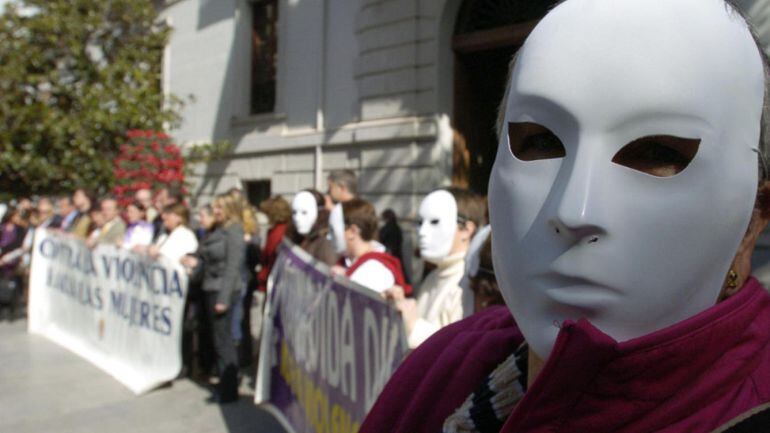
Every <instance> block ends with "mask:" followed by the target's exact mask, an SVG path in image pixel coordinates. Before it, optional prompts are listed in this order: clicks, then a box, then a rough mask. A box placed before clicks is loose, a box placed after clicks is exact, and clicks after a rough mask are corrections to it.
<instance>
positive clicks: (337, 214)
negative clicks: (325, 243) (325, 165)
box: [324, 170, 358, 255]
mask: <svg viewBox="0 0 770 433" xmlns="http://www.w3.org/2000/svg"><path fill="white" fill-rule="evenodd" d="M327 183H328V184H329V198H331V201H332V203H331V204H332V207H331V209H327V210H328V211H329V229H330V232H329V233H330V237H331V240H332V243H333V245H334V248H335V250H336V251H337V254H340V255H341V254H343V253H344V251H345V234H344V231H345V223H344V221H343V217H342V203H344V202H346V201H349V200H352V199H354V198H356V195H357V194H358V178H357V177H356V174H355V173H354V172H353V171H352V170H334V171H332V172H331V173H329V177H328V178H327ZM324 203H326V201H325V200H324Z"/></svg>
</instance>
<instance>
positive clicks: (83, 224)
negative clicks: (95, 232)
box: [68, 188, 96, 240]
mask: <svg viewBox="0 0 770 433" xmlns="http://www.w3.org/2000/svg"><path fill="white" fill-rule="evenodd" d="M72 203H73V204H74V205H75V209H76V210H77V212H78V215H77V216H76V217H75V218H74V220H73V221H72V223H71V224H70V226H69V229H68V231H69V232H70V233H72V234H73V235H75V236H76V237H79V238H80V239H83V240H85V239H87V238H88V235H89V234H90V233H91V231H92V225H93V223H92V220H91V217H90V215H89V214H90V213H91V208H92V207H94V204H95V203H96V200H95V199H94V195H93V193H91V192H90V191H87V190H85V189H83V188H78V189H76V190H75V192H74V193H73V194H72Z"/></svg>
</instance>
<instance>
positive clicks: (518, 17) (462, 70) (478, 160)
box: [452, 0, 556, 194]
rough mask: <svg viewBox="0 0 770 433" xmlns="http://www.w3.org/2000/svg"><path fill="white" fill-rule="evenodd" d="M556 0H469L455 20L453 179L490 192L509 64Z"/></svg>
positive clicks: (481, 190) (475, 189) (479, 191)
mask: <svg viewBox="0 0 770 433" xmlns="http://www.w3.org/2000/svg"><path fill="white" fill-rule="evenodd" d="M555 3H556V0H549V1H541V2H533V1H531V0H465V2H464V3H463V4H462V6H461V7H460V11H459V13H458V15H457V21H456V24H455V34H454V37H453V40H452V49H453V50H454V53H455V68H454V73H455V84H454V113H453V126H454V128H455V134H454V141H455V143H454V155H453V175H452V182H453V184H454V185H456V186H462V187H467V188H469V189H471V190H472V191H475V192H478V193H480V194H486V193H487V185H488V183H489V174H490V173H491V171H492V165H493V163H494V161H495V154H496V152H497V131H496V128H495V126H496V123H497V110H498V106H499V104H500V101H501V100H502V97H503V93H504V91H505V84H506V79H507V76H508V65H509V63H510V61H511V59H512V58H513V55H514V54H515V53H516V51H517V50H518V49H519V47H520V46H521V45H522V44H523V43H524V40H525V39H526V38H527V36H528V35H529V33H530V32H531V31H532V29H533V28H534V27H535V25H536V24H537V22H538V21H539V20H540V18H542V17H543V16H544V15H545V13H546V12H547V11H548V10H549V9H550V7H552V5H553V4H555Z"/></svg>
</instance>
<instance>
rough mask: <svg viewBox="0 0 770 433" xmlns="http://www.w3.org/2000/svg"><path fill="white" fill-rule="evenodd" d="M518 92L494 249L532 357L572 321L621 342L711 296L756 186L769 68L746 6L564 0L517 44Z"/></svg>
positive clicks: (508, 112) (492, 197) (496, 208)
mask: <svg viewBox="0 0 770 433" xmlns="http://www.w3.org/2000/svg"><path fill="white" fill-rule="evenodd" d="M682 17H686V18H687V19H682ZM508 92H509V93H508V95H507V102H506V106H505V119H504V120H505V122H504V131H503V132H502V134H501V141H500V146H499V149H498V154H497V159H496V161H495V166H494V168H493V171H492V175H491V177H490V193H489V206H490V217H491V223H492V231H493V232H494V234H495V235H494V236H493V255H494V263H495V269H496V270H497V278H498V282H499V284H500V288H501V290H502V292H503V295H504V297H505V300H506V303H507V304H508V306H509V308H510V310H511V311H512V313H513V315H514V317H515V318H516V320H517V323H518V324H519V326H520V327H521V329H522V332H523V333H524V335H525V337H526V339H527V341H528V342H529V344H530V347H531V348H532V349H533V350H534V351H535V353H537V354H538V355H539V356H540V357H542V358H543V359H546V358H547V356H548V355H549V354H550V352H551V349H552V348H553V345H554V343H555V340H556V336H557V334H558V328H557V325H558V323H561V322H563V321H564V320H568V319H569V320H578V319H581V318H585V319H588V320H589V321H590V322H591V323H592V324H593V325H594V326H596V327H597V328H599V329H600V330H602V331H603V332H605V333H606V334H608V335H609V336H611V337H613V338H614V339H616V340H618V341H626V340H629V339H633V338H636V337H639V336H642V335H646V334H649V333H652V332H654V331H656V330H660V329H662V328H665V327H667V326H669V325H672V324H674V323H677V322H680V321H682V320H684V319H687V318H689V317H692V316H694V315H696V314H698V313H699V312H702V311H704V310H706V309H708V308H709V307H711V306H713V305H714V304H715V303H716V301H717V298H718V295H719V293H720V291H721V289H722V285H723V282H724V278H725V275H726V274H727V272H728V270H729V267H730V264H731V262H732V259H733V257H734V255H735V252H736V250H737V248H738V245H739V244H740V242H741V240H742V238H743V236H744V234H745V233H746V229H747V227H748V224H749V220H750V217H751V213H752V209H753V205H754V201H755V197H756V192H757V180H758V179H757V177H758V169H757V162H758V159H757V147H758V142H759V133H760V118H761V114H762V104H763V92H764V73H763V65H762V61H761V58H760V55H759V51H758V49H757V46H756V44H755V43H754V41H753V39H752V36H751V35H750V32H749V30H748V28H747V26H746V24H745V22H744V21H743V20H742V19H741V18H740V17H739V16H738V14H736V13H732V11H731V12H728V10H727V6H726V5H725V2H724V1H723V0H666V1H659V2H655V6H654V7H651V5H650V1H649V0H613V1H599V0H567V1H566V2H565V3H562V4H561V5H560V6H558V7H556V8H555V9H554V10H553V11H552V12H551V13H549V14H548V15H547V16H546V17H545V18H544V19H543V20H542V21H541V22H540V23H539V24H538V26H537V27H536V28H535V30H534V31H533V32H532V34H531V35H530V37H529V38H528V39H527V41H526V43H525V44H524V46H523V47H522V49H521V50H520V51H519V54H518V58H517V62H516V65H515V67H514V71H513V73H512V75H511V83H510V86H509V91H508Z"/></svg>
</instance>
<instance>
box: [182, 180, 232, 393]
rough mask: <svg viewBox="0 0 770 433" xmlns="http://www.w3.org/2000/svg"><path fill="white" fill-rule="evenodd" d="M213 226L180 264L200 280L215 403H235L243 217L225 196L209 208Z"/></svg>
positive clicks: (227, 195) (221, 195) (229, 197)
mask: <svg viewBox="0 0 770 433" xmlns="http://www.w3.org/2000/svg"><path fill="white" fill-rule="evenodd" d="M212 209H213V212H214V218H215V220H216V225H215V226H214V227H213V230H212V231H211V232H210V233H209V234H208V235H207V236H206V237H205V238H204V239H203V242H202V243H201V246H200V249H199V250H198V252H197V254H196V255H195V256H187V257H185V258H184V260H183V263H184V265H185V266H188V267H190V268H194V269H195V274H198V275H200V278H201V279H202V289H203V292H204V298H205V305H206V314H207V316H208V322H209V323H210V324H211V330H212V334H213V337H214V338H213V339H214V349H215V351H216V356H217V370H218V372H219V384H218V390H217V394H216V395H215V400H217V401H218V402H219V403H230V402H233V401H236V400H237V399H238V355H237V352H236V349H235V344H234V343H233V335H232V330H233V327H232V321H233V319H232V315H233V304H234V303H235V302H236V301H237V299H238V296H239V293H238V292H239V291H240V289H241V287H243V273H242V269H243V261H244V252H245V242H244V239H243V225H242V222H241V219H242V217H243V213H242V210H241V209H240V206H239V204H238V203H237V202H236V200H234V199H233V198H232V197H231V196H230V195H229V194H220V195H218V196H217V197H216V199H215V200H214V204H213V206H212Z"/></svg>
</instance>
